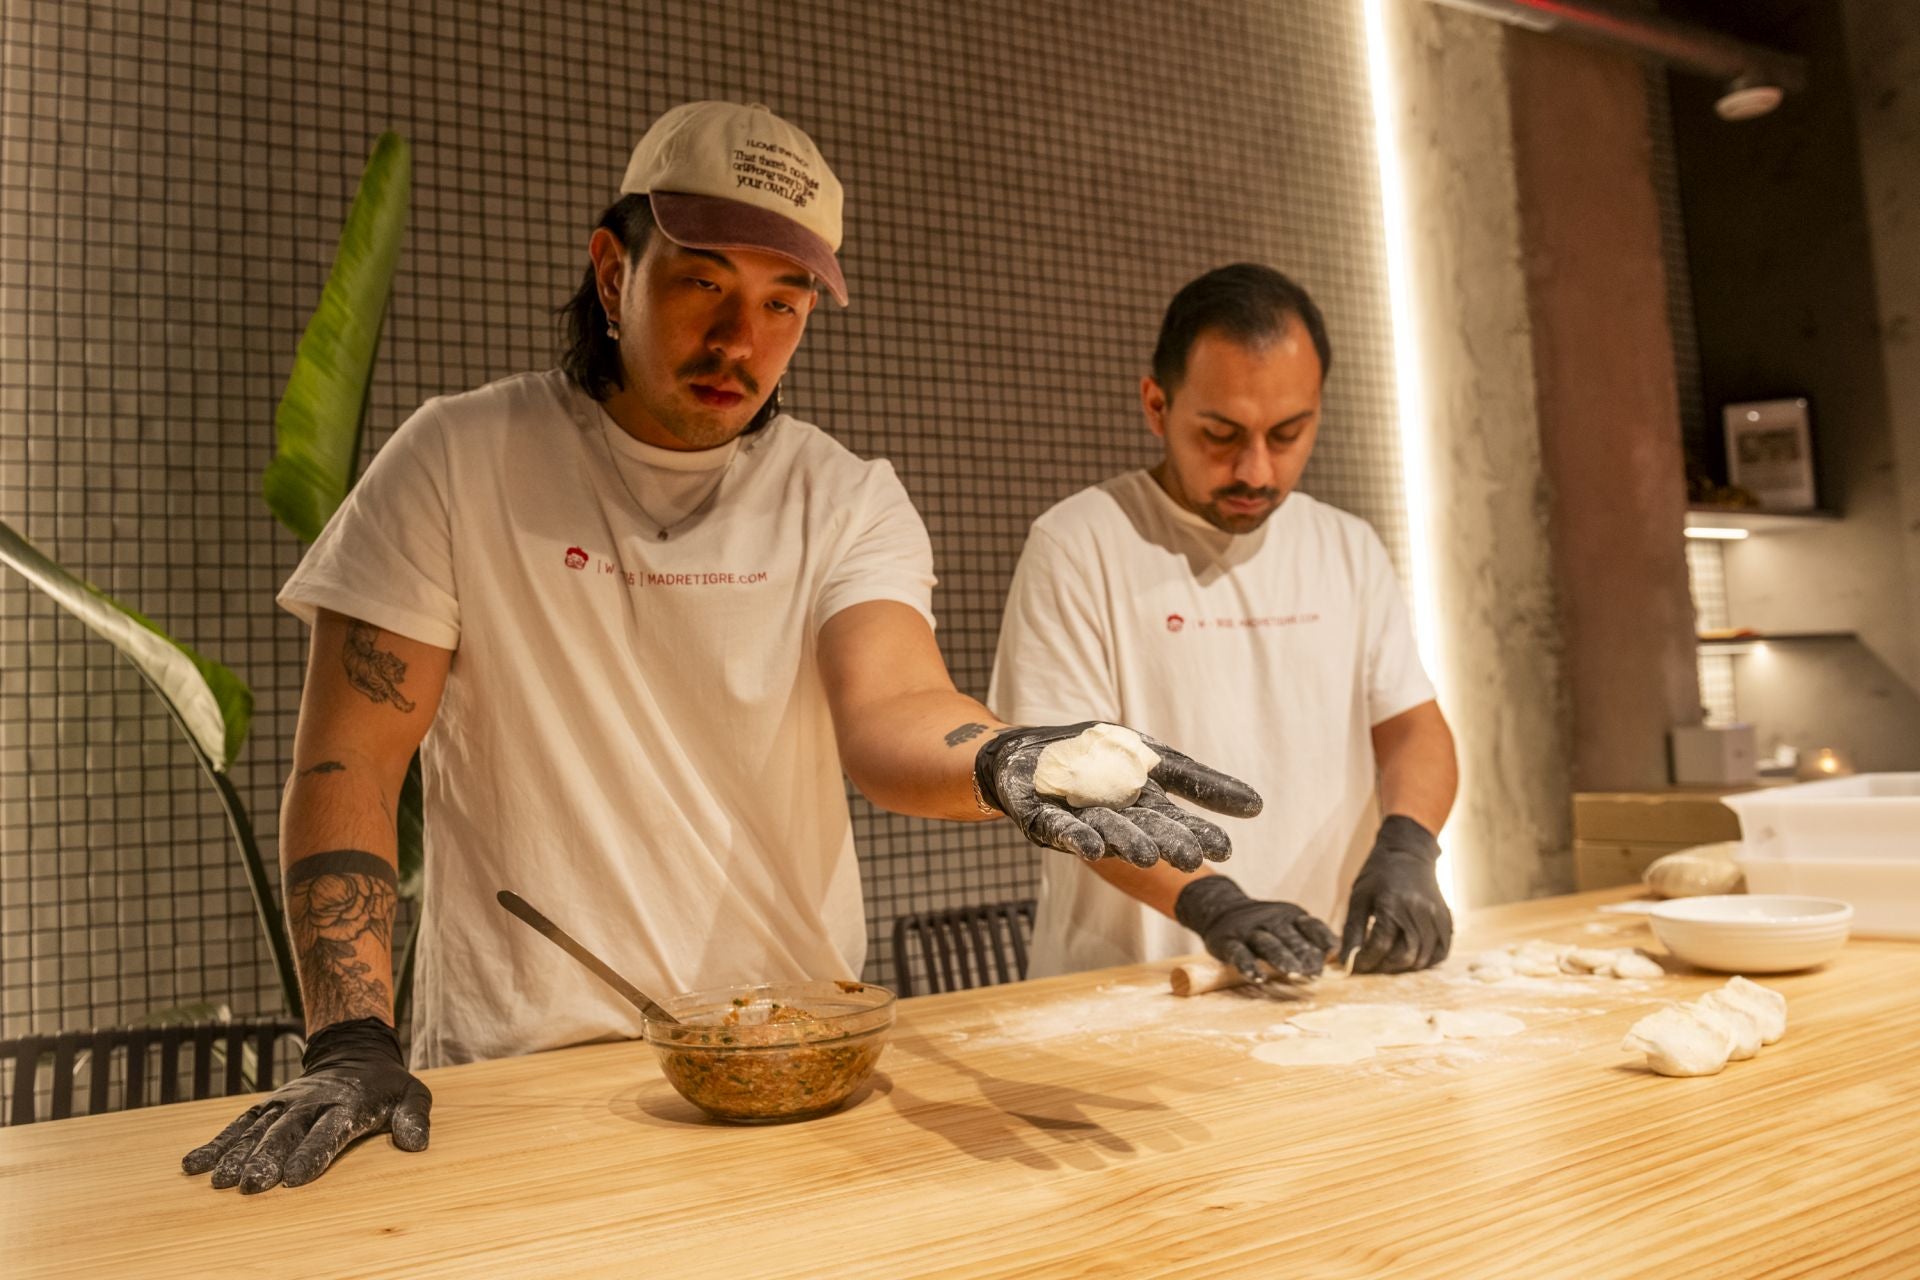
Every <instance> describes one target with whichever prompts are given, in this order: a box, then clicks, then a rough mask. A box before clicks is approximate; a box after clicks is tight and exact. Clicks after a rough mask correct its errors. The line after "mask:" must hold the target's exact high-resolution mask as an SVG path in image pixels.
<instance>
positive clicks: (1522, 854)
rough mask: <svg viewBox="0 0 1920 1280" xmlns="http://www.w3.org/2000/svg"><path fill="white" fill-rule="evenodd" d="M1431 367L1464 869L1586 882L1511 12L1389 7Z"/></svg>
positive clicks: (1515, 881) (1445, 695)
mask: <svg viewBox="0 0 1920 1280" xmlns="http://www.w3.org/2000/svg"><path fill="white" fill-rule="evenodd" d="M1388 12H1389V13H1390V14H1391V15H1392V19H1393V21H1392V26H1391V35H1392V38H1393V41H1394V46H1395V47H1394V49H1393V62H1394V64H1395V70H1396V76H1397V83H1398V84H1399V86H1400V97H1401V107H1402V110H1401V119H1400V121H1399V132H1400V138H1401V145H1402V151H1403V155H1402V157H1401V160H1402V165H1403V172H1404V174H1405V179H1406V183H1407V191H1406V197H1407V198H1406V203H1407V207H1408V212H1409V218H1410V222H1411V226H1410V227H1409V240H1410V243H1409V254H1408V257H1409V260H1410V262H1411V264H1412V268H1413V271H1414V275H1415V279H1414V281H1413V286H1414V288H1413V292H1414V295H1415V300H1416V306H1417V308H1418V315H1417V327H1418V330H1419V334H1420V356H1421V366H1422V370H1421V373H1422V379H1423V382H1424V384H1425V390H1426V401H1427V412H1428V423H1427V426H1428V430H1429V432H1430V441H1431V443H1430V448H1429V454H1430V458H1431V473H1430V475H1429V476H1428V477H1427V481H1426V482H1427V488H1428V493H1427V501H1428V504H1429V506H1430V508H1431V510H1432V513H1433V524H1434V530H1433V532H1434V544H1435V545H1434V547H1433V553H1434V554H1433V556H1432V559H1433V562H1434V568H1435V572H1436V578H1437V583H1436V588H1437V589H1436V591H1435V596H1436V597H1437V600H1438V603H1439V609H1438V613H1439V621H1440V645H1439V648H1440V651H1441V660H1442V666H1443V669H1442V670H1440V671H1437V672H1435V673H1434V674H1435V677H1436V679H1437V681H1438V683H1439V685H1440V689H1441V698H1442V701H1443V705H1444V707H1445V710H1446V712H1447V715H1448V718H1449V719H1450V720H1451V721H1452V724H1453V729H1454V734H1455V736H1456V738H1457V740H1458V743H1459V750H1460V762H1461V792H1460V800H1459V803H1458V804H1457V806H1456V807H1455V810H1454V815H1453V818H1452V820H1451V821H1450V822H1449V823H1448V824H1447V831H1446V837H1445V840H1446V845H1447V848H1448V849H1449V851H1450V857H1451V858H1452V860H1453V861H1454V863H1455V864H1456V865H1455V868H1454V881H1455V883H1456V884H1457V885H1458V886H1459V887H1460V888H1461V890H1463V896H1464V897H1465V899H1466V901H1467V902H1469V903H1471V904H1474V905H1481V904H1486V903H1492V902H1505V901H1511V900H1514V899H1518V898H1525V897H1530V896H1535V895H1538V894H1543V893H1550V892H1555V891H1558V890H1562V889H1568V888H1571V887H1572V881H1571V870H1570V867H1569V865H1568V850H1569V849H1570V847H1571V845H1572V838H1571V831H1570V825H1571V807H1570V799H1569V755H1568V752H1569V735H1568V730H1567V719H1566V713H1567V706H1568V703H1567V699H1566V697H1565V695H1564V692H1563V689H1562V675H1561V644H1560V622H1559V616H1558V612H1557V606H1556V602H1555V597H1554V584H1553V561H1552V556H1551V552H1550V548H1549V546H1548V543H1547V536H1546V527H1547V512H1548V507H1549V495H1548V492H1547V488H1546V484H1545V480H1544V477H1543V475H1542V470H1541V457H1540V454H1541V438H1540V431H1539V428H1538V425H1537V420H1536V416H1535V405H1534V368H1533V345H1532V339H1531V333H1530V328H1531V327H1530V325H1529V322H1528V316H1527V301H1528V300H1527V281H1526V277H1525V274H1524V272H1523V270H1522V266H1521V258H1520V244H1521V238H1520V214H1519V196H1518V191H1517V189H1516V187H1515V183H1514V155H1513V128H1512V122H1511V120H1510V119H1509V117H1508V114H1507V110H1506V106H1507V99H1508V86H1507V71H1506V66H1505V61H1504V50H1505V45H1506V40H1507V29H1506V28H1504V27H1502V26H1500V25H1499V24H1498V23H1494V22H1489V21H1486V20H1484V19H1480V18H1476V17H1473V16H1470V15H1468V14H1464V13H1461V12H1459V11H1457V10H1453V9H1446V8H1441V7H1439V6H1436V5H1428V4H1398V5H1390V6H1388Z"/></svg>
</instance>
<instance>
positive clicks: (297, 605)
mask: <svg viewBox="0 0 1920 1280" xmlns="http://www.w3.org/2000/svg"><path fill="white" fill-rule="evenodd" d="M840 233H841V190H840V185H839V183H838V182H837V181H836V180H835V178H834V176H833V173H832V171H831V170H829V169H828V168H827V165H826V162H825V161H824V160H823V159H822V158H821V156H820V153H819V151H818V150H817V149H816V148H815V146H814V144H813V142H812V140H811V139H810V138H808V137H807V135H806V134H805V133H803V132H801V131H800V130H799V129H797V128H795V127H793V126H792V125H790V124H788V123H787V122H786V121H784V120H781V119H780V118H779V117H777V116H775V115H774V114H773V113H772V112H770V111H768V110H767V109H766V108H765V107H760V106H753V107H746V106H739V105H736V104H733V103H726V102H700V103H690V104H687V105H685V106H681V107H677V108H675V109H674V110H672V111H669V112H667V113H666V114H665V115H664V116H662V117H661V118H660V119H659V120H657V121H656V122H655V123H654V125H653V126H652V128H650V129H649V130H648V132H647V134H646V136H645V137H643V138H642V139H641V140H640V143H639V145H638V147H637V148H636V149H635V151H634V153H633V157H632V160H631V162H630V164H629V166H628V168H627V172H626V177H625V179H624V181H623V182H622V184H621V196H620V198H619V200H618V201H617V202H616V203H615V204H614V205H613V206H612V207H610V208H609V209H608V210H607V212H606V213H605V215H604V216H603V217H602V218H601V220H600V225H599V227H598V228H597V229H596V230H595V231H594V232H593V234H592V238H591V240H590V241H589V243H588V246H587V253H588V257H589V258H590V260H591V265H590V266H589V267H588V269H587V272H586V276H585V279H584V281H583V282H582V284H581V286H580V290H579V292H578V294H577V295H576V296H575V297H574V299H573V301H572V302H571V303H570V304H569V305H568V306H567V307H566V308H565V309H564V312H563V314H564V316H565V321H566V323H565V329H566V349H565V352H564V355H563V358H562V361H561V367H560V368H559V369H555V370H552V371H549V372H546V373H538V374H524V375H521V376H518V377H512V378H507V379H505V380H503V381H500V382H496V383H493V384H491V385H489V386H486V387H483V388H481V389H479V390H477V391H471V392H468V393H466V394H463V395H455V396H447V397H443V398H439V399H435V400H431V401H429V402H428V403H427V404H426V405H425V406H424V407H422V408H421V409H420V410H419V412H417V413H416V414H414V415H413V417H412V418H411V419H409V420H408V421H407V422H406V423H405V424H404V425H402V426H401V427H400V429H399V430H398V431H397V432H396V433H395V434H394V436H393V438H392V439H391V440H390V441H389V442H388V443H387V445H386V447H385V448H383V449H382V450H381V451H380V453H379V456H378V457H377V458H376V459H375V460H374V462H373V465H372V466H371V467H370V468H369V469H368V471H367V474H366V476H365V478H364V479H362V481H361V482H360V484H359V485H358V486H356V487H355V489H354V490H353V492H352V494H351V495H350V496H349V498H348V500H347V501H346V502H345V503H344V504H343V505H342V506H341V508H340V510H339V511H338V512H337V513H336V514H335V516H334V518H333V520H332V522H331V523H330V524H329V525H328V526H327V529H326V531H325V532H324V533H323V534H322V535H321V537H320V539H319V540H318V541H317V542H316V543H315V544H314V546H313V548H312V549H311V550H310V551H309V552H308V553H307V556H306V558H305V559H304V560H303V561H302V562H301V565H300V567H299V569H298V570H297V571H296V572H295V573H294V575H293V577H292V578H291V580H289V582H288V583H287V585H286V587H285V589H284V590H283V591H282V593H281V601H282V603H283V604H285V605H286V607H287V608H289V609H290V610H292V611H293V612H294V613H296V614H298V615H299V616H300V617H302V618H303V619H306V620H307V621H309V622H311V623H312V625H313V645H312V651H311V656H310V659H309V663H308V668H307V680H306V687H305V691H304V693H303V695H302V699H301V707H300V719H299V726H298V730H297V733H296V737H295V742H294V758H295V763H294V776H293V778H292V779H291V781H290V782H289V784H288V789H287V796H286V801H285V804H284V806H283V808H282V813H281V836H280V853H281V864H282V867H283V884H284V885H285V889H286V899H287V907H288V919H289V922H290V924H291V926H292V934H293V938H294V943H295V948H296V951H297V953H298V957H299V968H300V980H301V987H302V990H303V992H304V993H305V996H306V1007H307V1023H308V1027H309V1030H310V1032H311V1035H310V1038H309V1045H308V1049H307V1054H306V1058H305V1067H306V1072H305V1074H304V1075H303V1076H301V1077H300V1078H299V1079H297V1080H295V1081H293V1082H291V1083H290V1084H288V1085H287V1086H285V1087H284V1088H282V1089H280V1090H279V1091H278V1092H276V1093H274V1094H273V1095H272V1096H271V1097H269V1098H268V1099H267V1100H266V1101H265V1102H263V1103H261V1104H260V1105H259V1106H256V1107H252V1108H250V1109H249V1110H248V1111H247V1112H246V1113H245V1114H243V1115H242V1116H241V1117H240V1118H239V1119H237V1120H236V1121H234V1123H233V1124H232V1125H230V1126H229V1127H228V1128H227V1129H226V1131H224V1132H223V1133H221V1134H220V1135H219V1136H218V1137H217V1138H215V1139H214V1140H213V1141H212V1142H210V1143H208V1144H206V1145H205V1146H203V1147H200V1148H198V1149H196V1150H195V1151H193V1152H192V1153H190V1154H189V1155H188V1156H187V1157H186V1158H185V1160H184V1166H185V1168H186V1169H187V1171H188V1172H190V1173H202V1172H206V1171H208V1170H211V1171H212V1172H213V1175H214V1177H213V1182H214V1185H215V1186H217V1187H218V1186H234V1185H238V1186H239V1187H240V1189H241V1190H242V1191H243V1192H257V1191H263V1190H266V1189H267V1188H269V1187H272V1186H275V1185H277V1184H278V1183H280V1182H282V1181H284V1182H286V1183H287V1184H288V1185H293V1186H297V1185H300V1184H302V1183H305V1182H309V1181H312V1180H313V1179H314V1178H316V1177H318V1176H319V1175H320V1174H321V1173H322V1172H323V1171H324V1170H325V1169H326V1168H327V1165H328V1163H329V1162H330V1161H331V1160H332V1159H333V1157H334V1156H335V1155H336V1154H338V1153H339V1152H340V1151H341V1150H342V1149H343V1148H344V1147H345V1146H346V1145H347V1144H348V1143H349V1142H351V1141H353V1140H354V1139H355V1138H357V1137H360V1136H362V1135H364V1134H367V1133H373V1132H378V1131H381V1130H384V1129H389V1128H390V1129H391V1131H392V1134H393V1141H394V1144H395V1145H397V1146H399V1147H402V1148H403V1149H406V1150H419V1149H420V1148H422V1147H424V1146H425V1145H426V1142H427V1128H428V1108H429V1106H430V1105H431V1098H430V1095H429V1094H428V1092H427V1089H426V1087H425V1085H424V1084H422V1083H421V1082H420V1081H419V1080H418V1079H416V1078H414V1077H413V1076H412V1075H411V1074H410V1073H409V1071H408V1069H407V1066H406V1064H405V1063H403V1061H402V1059H401V1055H400V1050H399V1045H398V1042H397V1038H396V1035H395V1032H394V1029H393V1026H392V1022H393V998H392V971H393V961H392V936H391V931H392V917H393V900H394V885H395V877H394V860H395V848H396V837H395V830H394V813H395V810H396V807H397V804H398V798H399V793H400V787H401V784H402V780H403V778H404V776H405V774H406V771H407V762H408V760H409V758H410V757H411V756H412V754H413V752H414V750H415V748H416V747H419V748H420V749H421V762H422V776H423V784H424V785H423V794H424V797H425V816H426V833H427V837H426V884H425V887H424V891H423V895H422V910H423V912H424V915H423V921H424V923H423V926H422V931H421V940H420V946H419V955H418V966H419V967H418V975H417V978H416V995H415V1002H414V1010H413V1052H414V1061H415V1064H416V1065H418V1066H423V1067H433V1066H442V1065H446V1064H450V1063H459V1062H471V1061H475V1060H478V1059H484V1058H495V1057H502V1056H506V1055H509V1054H523V1053H531V1052H534V1051H536V1050H541V1049H548V1048H555V1047H558V1046H562V1045H571V1044H580V1043H583V1042H587V1041H594V1040H608V1039H617V1038H626V1037H633V1036H637V1035H638V1034H639V1033H640V1029H641V1028H640V1018H639V1015H638V1014H637V1013H636V1011H635V1010H634V1009H633V1008H632V1007H631V1006H629V1005H628V1004H626V1003H625V1002H624V1001H622V1000H620V999H619V998H618V997H617V996H615V995H614V994H613V993H612V992H610V991H608V990H606V989H604V988H602V987H601V986H600V985H599V984H597V983H595V982H593V981H592V980H591V979H589V978H587V977H586V976H585V975H584V974H583V973H582V972H581V971H580V969H579V968H578V967H577V966H576V965H575V963H574V962H573V961H572V960H571V959H569V958H567V957H566V956H565V955H563V954H562V953H561V952H560V951H558V950H557V949H555V948H554V947H553V946H551V945H550V944H549V943H547V942H545V941H543V940H541V939H540V938H537V937H535V936H534V934H533V933H532V932H531V931H530V930H528V929H526V928H524V927H523V926H521V925H519V924H516V923H514V922H513V921H511V920H510V919H509V918H508V917H507V915H506V914H505V913H504V912H503V911H501V909H500V908H499V907H498V906H497V905H495V895H496V892H497V891H498V890H501V889H503V888H511V889H514V890H517V891H520V892H522V893H524V894H525V896H526V897H527V898H528V899H530V900H531V901H532V902H534V903H535V904H537V905H539V906H541V907H544V908H546V909H547V910H549V911H550V912H551V913H552V914H553V915H554V916H555V917H556V918H557V919H558V920H560V921H562V922H564V923H566V924H569V925H574V926H577V927H578V928H579V929H580V930H581V931H582V932H583V933H585V934H586V935H587V936H588V937H591V938H593V939H596V940H598V941H599V942H600V943H601V944H602V945H604V946H606V947H607V955H608V958H609V959H610V960H611V962H612V963H613V964H614V966H615V967H616V968H617V969H619V970H620V971H621V972H623V973H625V974H627V975H628V976H629V977H631V978H632V979H633V980H634V981H635V982H636V983H637V984H638V985H639V986H640V987H641V989H643V990H649V991H653V992H658V993H667V992H678V991H688V990H697V989H702V988H711V987H721V986H730V985H735V984H744V983H757V982H769V981H779V980H794V979H824V978H846V979H851V978H855V977H857V976H858V974H859V972H860V967H861V963H862V960H863V957H864V952H865V948H866V925H865V918H864V912H863V910H862V907H861V901H860V879H859V868H858V864H857V862H856V860H855V856H854V848H853V838H852V827H851V822H850V818H849V815H848V811H847V804H846V795H845V789H844V783H843V780H842V769H843V768H844V770H845V773H846V775H847V776H849V777H851V778H852V779H853V781H854V782H855V783H856V784H857V785H858V786H859V787H860V788H861V790H862V791H864V792H865V793H866V795H867V797H868V798H869V799H871V800H872V801H873V802H874V803H876V804H878V805H882V806H884V807H886V808H890V809H893V810H896V811H898V812H902V813H908V814H915V815H919V816H923V817H936V818H950V819H954V820H958V821H980V820H983V819H985V818H988V817H997V816H999V815H1000V814H1002V813H1004V814H1005V815H1006V816H1008V817H1010V818H1012V819H1013V820H1014V821H1015V822H1016V823H1017V824H1018V825H1019V826H1020V828H1021V830H1022V831H1023V832H1025V834H1026V835H1027V836H1028V837H1029V838H1030V839H1031V840H1033V841H1034V842H1035V843H1036V844H1042V845H1047V846H1051V847H1054V848H1058V849H1063V850H1067V851H1070V852H1072V853H1075V854H1077V855H1079V856H1080V857H1083V858H1095V859H1097V858H1100V857H1103V856H1121V857H1124V858H1126V859H1129V860H1131V861H1133V862H1136V863H1140V864H1142V865H1145V864H1148V863H1152V862H1155V861H1157V860H1158V859H1160V858H1162V857H1166V858H1171V859H1173V860H1174V861H1176V862H1178V863H1180V864H1182V865H1188V866H1197V865H1199V863H1200V862H1201V861H1202V859H1203V858H1206V857H1212V858H1216V859H1217V858H1223V857H1225V856H1226V854H1227V852H1228V842H1227V838H1226V836H1225V834H1224V833H1223V832H1222V831H1221V830H1220V829H1219V828H1218V827H1216V826H1214V825H1213V824H1212V823H1209V822H1207V821H1205V820H1204V819H1201V818H1199V817H1197V816H1195V815H1194V814H1192V813H1190V812H1188V811H1186V810H1183V809H1181V808H1179V807H1178V806H1175V805H1173V804H1172V803H1171V802H1170V801H1169V800H1168V799H1167V793H1168V792H1172V793H1174V794H1177V795H1180V796H1183V797H1185V798H1188V799H1190V800H1193V801H1196V802H1198V803H1200V804H1202V805H1205V806H1208V807H1210V808H1214V809H1217V810H1220V811H1222V812H1225V813H1230V814H1237V815H1245V814H1250V813H1255V812H1258V810H1259V807H1260V801H1259V797H1258V796H1257V795H1255V794H1254V793H1253V792H1252V791H1251V789H1249V788H1248V787H1247V786H1246V785H1245V784H1243V783H1239V782H1236V781H1234V780H1233V779H1231V778H1228V777H1226V776H1224V775H1222V774H1218V773H1215V772H1214V771H1212V770H1210V769H1207V768H1205V767H1204V766H1202V765H1199V764H1197V763H1195V762H1194V761H1192V760H1189V759H1187V758H1186V757H1184V756H1182V755H1180V754H1179V753H1178V752H1176V751H1173V750H1171V749H1169V748H1161V763H1160V765H1159V766H1158V767H1157V768H1156V769H1155V770H1154V772H1153V775H1152V778H1153V780H1152V781H1151V782H1149V783H1148V785H1147V787H1146V788H1145V789H1144V790H1143V791H1142V792H1141V793H1140V796H1139V798H1138V799H1137V801H1135V802H1134V803H1133V804H1132V805H1131V806H1130V807H1128V808H1126V809H1124V810H1121V811H1116V810H1113V809H1110V808H1109V809H1102V808H1085V809H1074V810H1069V809H1067V808H1065V807H1063V806H1061V805H1059V804H1056V803H1052V802H1049V801H1046V800H1043V799H1042V798H1040V797H1039V796H1038V795H1037V794H1036V793H1035V790H1034V786H1033V781H1032V779H1033V772H1034V768H1035V765H1036V761H1037V759H1038V757H1039V755H1040V754H1041V752H1042V750H1043V749H1044V747H1045V745H1046V744H1047V743H1048V742H1050V741H1055V740H1059V739H1063V738H1070V737H1073V736H1075V735H1076V734H1078V733H1079V731H1080V730H1081V728H1083V727H1084V726H1081V725H1077V724H1071V725H1060V726H1040V727H1032V726H1029V727H1022V728H1009V727H1008V726H1007V725H1006V724H1004V723H1003V722H1002V721H1000V720H998V719H996V718H994V717H993V716H992V715H991V714H989V713H988V711H987V710H986V708H985V707H983V706H981V704H980V703H979V702H977V701H975V700H974V699H972V698H969V697H966V696H965V695H963V694H961V693H960V692H958V691H957V690H956V689H955V688H954V685H953V681H952V679H951V677H950V676H949V675H948V673H947V669H946V665H945V663H944V662H943V661H942V659H941V657H940V653H939V650H938V648H937V647H936V646H935V644H934V638H933V627H932V614H931V592H932V587H933V564H932V551H931V547H930V545H929V543H928V540H927V534H926V529H925V527H924V526H923V525H922V523H921V521H920V517H919V514H918V513H917V512H916V511H915V510H914V508H913V505H912V503H911V502H909V501H908V499H907V495H906V492H905V490H904V489H903V488H902V487H901V485H900V482H899V481H898V480H897V479H896V478H895V476H894V473H893V470H892V468H891V467H889V466H888V465H887V464H886V463H885V462H881V461H872V462H868V461H862V460H861V459H860V458H858V457H856V456H855V455H854V454H852V453H851V452H849V451H848V450H847V449H845V448H843V447H842V446H841V445H839V444H837V443H836V442H835V441H834V440H833V439H832V438H830V437H829V436H827V435H826V434H825V433H824V432H822V431H821V430H819V429H818V428H817V427H814V426H812V425H810V424H808V423H805V422H801V421H799V420H797V419H795V418H792V417H789V416H786V415H784V414H781V413H780V412H779V404H778V387H779V383H780V378H781V375H782V374H784V373H785V372H786V369H787V365H788V362H789V361H790V360H791V358H792V356H793V354H794V351H795V350H796V348H797V347H798V346H799V343H800V339H801V335H802V333H803V332H804V331H805V328H806V325H807V321H808V317H809V316H810V315H811V314H812V311H813V308H814V303H815V301H816V299H817V293H816V289H817V288H818V287H824V288H825V289H826V290H827V291H828V292H829V293H831V294H832V295H833V296H834V298H835V299H836V300H837V301H839V302H840V303H842V304H843V305H844V304H845V302H846V285H845V282H844V280H843V277H842V275H841V270H840V264H839V260H838V257H837V251H838V249H839V245H840ZM1080 718H1081V717H1072V719H1076V720H1077V719H1080ZM429 726H431V731H429ZM423 740H424V743H423Z"/></svg>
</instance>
